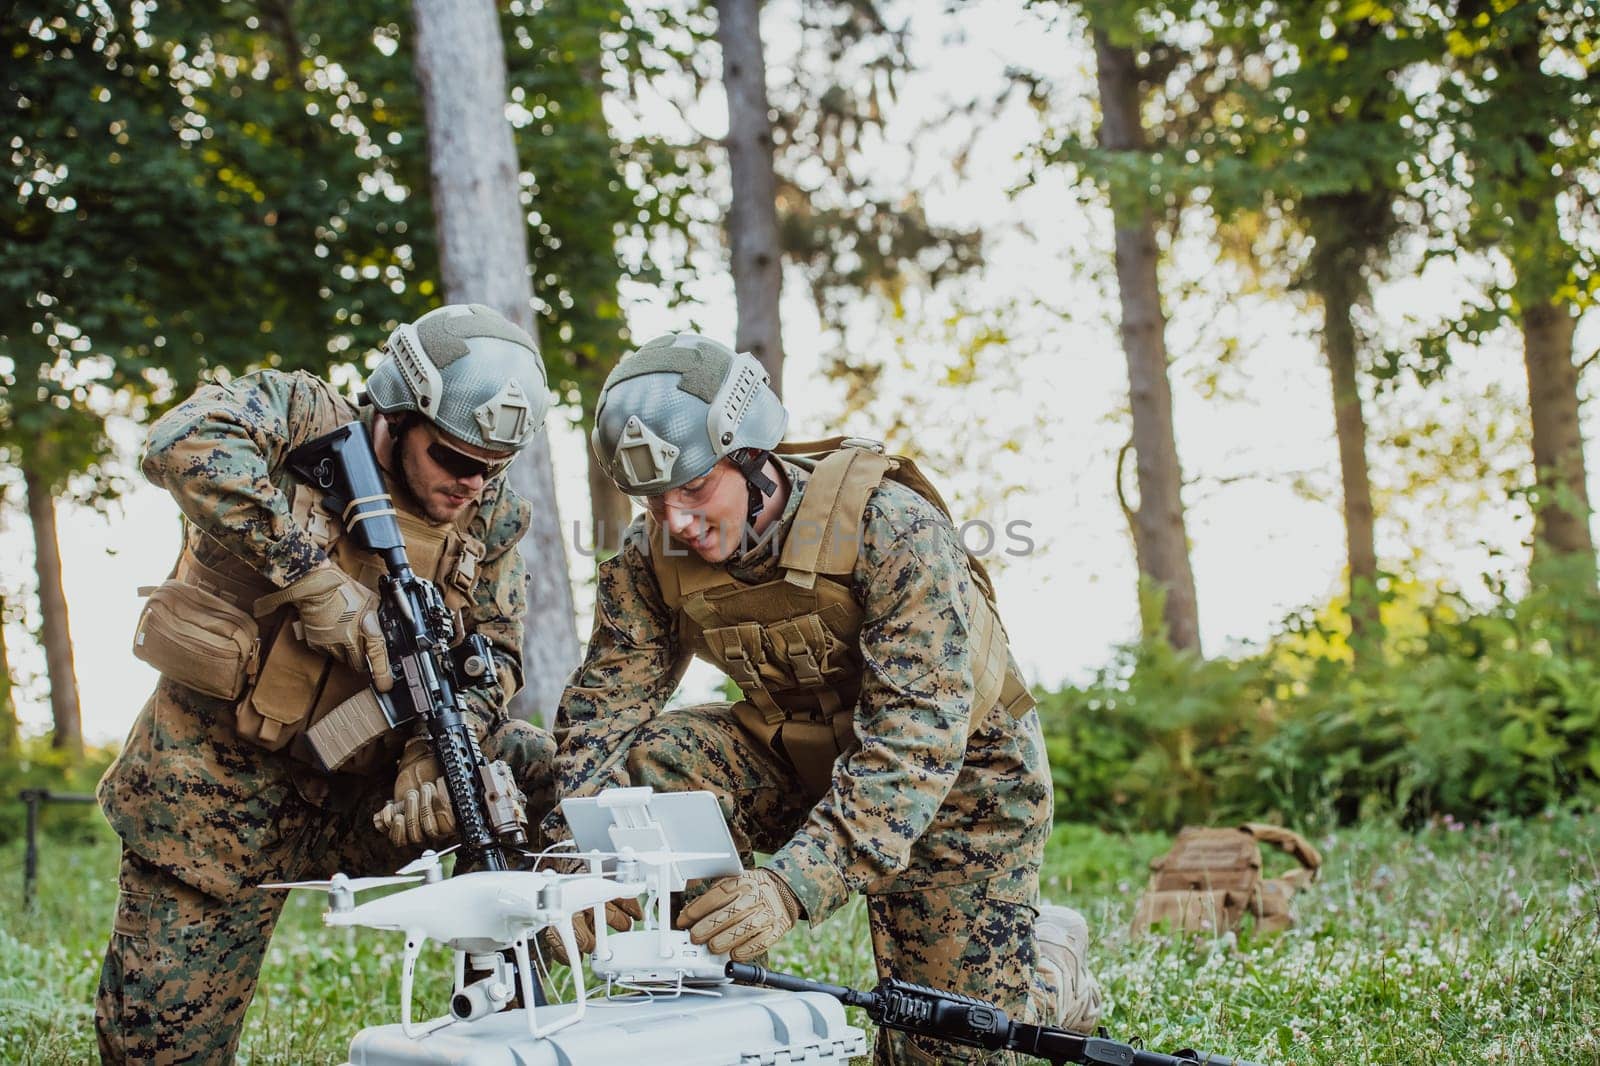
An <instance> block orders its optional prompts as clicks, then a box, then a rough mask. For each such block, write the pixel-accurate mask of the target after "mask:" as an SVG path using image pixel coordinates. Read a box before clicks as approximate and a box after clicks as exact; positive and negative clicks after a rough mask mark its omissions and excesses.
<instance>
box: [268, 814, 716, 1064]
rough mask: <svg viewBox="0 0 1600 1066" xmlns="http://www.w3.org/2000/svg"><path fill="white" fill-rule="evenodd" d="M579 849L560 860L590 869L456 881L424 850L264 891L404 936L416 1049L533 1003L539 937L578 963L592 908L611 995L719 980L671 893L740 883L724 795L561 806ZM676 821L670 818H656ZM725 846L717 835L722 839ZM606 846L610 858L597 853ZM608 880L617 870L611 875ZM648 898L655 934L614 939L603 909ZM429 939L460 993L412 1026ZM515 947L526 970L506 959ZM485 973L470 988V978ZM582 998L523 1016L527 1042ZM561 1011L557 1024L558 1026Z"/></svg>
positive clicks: (501, 873)
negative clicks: (453, 1029) (378, 866)
mask: <svg viewBox="0 0 1600 1066" xmlns="http://www.w3.org/2000/svg"><path fill="white" fill-rule="evenodd" d="M562 810H563V812H564V813H565V814H566V815H567V818H568V821H569V824H571V826H572V829H573V834H574V841H575V843H576V844H577V845H578V847H579V848H582V849H584V850H580V851H578V852H575V853H562V854H561V858H563V859H576V860H582V861H585V862H587V863H588V865H589V870H588V871H587V872H583V873H555V872H552V871H549V870H482V871H477V872H474V873H466V874H461V875H458V876H455V877H450V878H445V877H444V872H443V869H442V868H441V866H440V860H441V859H442V858H443V856H444V855H445V854H448V852H449V851H451V850H454V849H453V848H452V849H447V850H446V851H445V852H435V851H427V852H425V853H424V854H423V855H422V857H421V858H419V859H416V860H414V861H412V862H410V863H408V864H406V865H405V866H403V867H401V868H400V870H399V871H397V873H396V875H395V876H389V877H356V878H352V877H347V876H345V875H344V874H334V875H333V877H332V878H331V879H329V880H327V881H296V882H291V883H285V884H272V885H263V886H262V887H263V888H305V889H320V890H324V891H326V892H327V893H328V909H327V911H326V912H325V913H324V914H323V917H322V920H323V923H324V924H325V925H330V926H365V927H366V928H369V929H383V930H392V931H397V932H402V933H404V934H405V937H406V940H405V955H404V960H403V964H402V968H401V976H400V1026H401V1029H402V1031H403V1032H404V1033H405V1035H406V1036H407V1037H409V1038H411V1039H413V1040H415V1039H418V1038H420V1037H422V1036H425V1035H427V1034H428V1033H431V1032H433V1031H435V1030H437V1029H441V1028H443V1027H444V1026H447V1025H451V1024H453V1023H457V1022H473V1021H477V1020H478V1019H480V1018H483V1017H485V1016H487V1015H489V1014H493V1013H496V1012H498V1011H499V1010H501V1009H502V1008H503V1007H504V1006H505V1005H506V1004H508V1003H509V1002H511V1000H512V999H513V998H514V997H515V995H516V994H517V992H518V991H520V992H521V993H522V1002H523V1003H525V1004H533V1003H535V1002H536V999H535V994H534V983H535V976H534V973H535V972H534V967H533V961H532V957H531V955H530V953H529V949H528V943H529V941H530V939H532V938H533V937H535V936H537V934H538V933H539V932H540V931H541V930H543V929H546V928H553V929H554V930H555V931H556V935H557V936H558V937H559V938H560V940H561V944H562V946H563V947H564V948H565V949H566V953H567V958H569V959H577V958H579V957H580V955H579V952H578V949H577V943H576V938H575V936H574V934H573V927H572V919H573V916H574V915H575V914H577V913H578V912H579V911H583V910H590V911H592V912H593V919H594V930H595V948H594V951H593V953H592V954H591V956H590V960H591V965H592V966H593V968H594V970H595V973H596V975H597V976H599V977H602V978H604V979H605V981H606V990H607V994H608V995H609V994H610V993H611V989H612V987H613V985H620V986H621V987H623V988H627V989H630V990H637V989H640V988H651V987H657V988H659V987H662V986H675V987H674V990H675V991H681V990H682V988H683V986H684V983H685V982H686V981H707V980H713V981H721V980H723V979H724V978H723V976H722V975H723V967H724V965H725V964H726V963H727V956H725V955H716V954H714V953H712V952H710V951H708V950H707V949H706V948H704V947H701V946H699V945H697V944H693V943H691V942H690V941H689V934H688V933H686V932H683V931H682V930H678V929H674V928H672V914H671V897H672V893H673V892H677V891H681V890H682V889H683V888H684V886H685V884H687V882H688V880H689V879H690V878H694V877H708V876H717V875H720V874H723V873H738V872H739V870H740V865H739V859H738V856H737V854H736V852H735V850H734V846H733V841H732V839H731V838H730V837H729V835H728V830H727V824H726V823H725V822H724V821H723V820H722V812H721V810H720V809H719V808H718V806H717V802H716V798H715V797H714V796H713V795H712V794H711V793H709V792H676V793H666V794H662V795H659V796H658V795H655V794H654V793H653V791H652V790H651V789H649V788H622V789H608V790H607V791H606V792H603V793H602V794H600V795H599V796H596V797H592V798H587V799H570V800H565V801H563V803H562ZM661 815H665V817H664V820H658V816H661ZM685 836H691V837H698V838H699V839H701V840H706V839H710V840H712V841H713V842H714V843H715V844H717V845H720V846H721V847H722V849H723V850H720V851H686V850H682V851H680V850H673V845H674V844H675V843H677V842H680V841H681V840H682V839H683V838H684V837H685ZM719 837H720V839H718V838H719ZM601 843H604V844H609V845H610V848H609V849H607V850H601V849H600V848H597V847H596V848H591V847H588V845H594V844H601ZM608 866H609V868H610V870H609V872H607V867H608ZM418 881H421V882H423V883H422V884H418V885H416V887H414V888H409V889H407V890H405V891H403V892H396V893H394V894H392V895H389V896H384V897H381V898H379V899H374V900H368V901H367V902H364V903H357V902H356V899H355V897H356V894H357V893H359V892H362V891H364V890H367V889H372V888H379V887H384V886H389V885H397V884H415V883H416V882H418ZM639 896H645V897H646V919H645V923H644V928H642V929H638V930H634V931H630V932H627V933H616V932H609V934H608V928H607V925H606V920H605V905H606V903H607V902H609V901H610V900H614V899H624V898H636V897H639ZM429 940H434V941H437V942H439V943H441V944H444V945H446V946H448V947H450V948H451V949H453V950H454V951H455V984H454V991H453V993H452V995H451V997H450V1012H449V1013H448V1014H444V1015H441V1016H439V1017H437V1018H433V1019H431V1020H429V1021H425V1022H413V1021H412V990H413V987H414V983H415V982H414V978H415V975H416V963H417V957H418V956H419V955H420V954H421V952H422V949H423V946H424V945H425V944H426V943H427V941H429ZM507 950H509V951H511V952H512V953H513V955H514V957H515V959H516V964H515V966H512V965H511V963H509V962H508V961H507V959H506V958H505V956H504V955H503V954H502V952H504V951H507ZM469 965H470V968H471V969H472V970H474V971H479V972H482V971H488V976H486V977H483V978H481V979H478V980H476V981H474V982H472V983H471V984H467V983H466V974H467V971H468V969H469ZM575 985H576V1001H575V1002H574V1003H572V1004H556V1005H552V1006H550V1007H543V1008H532V1007H530V1008H529V1009H528V1010H527V1011H526V1015H527V1026H528V1035H529V1036H531V1037H534V1038H540V1037H546V1036H549V1035H550V1034H551V1033H554V1032H556V1031H557V1030H559V1029H563V1028H566V1027H567V1026H570V1025H574V1024H576V1023H577V1022H578V1021H580V1020H581V1019H582V1018H583V1015H584V1012H585V1010H586V1008H587V1006H588V993H587V989H586V988H585V984H584V982H583V981H582V980H578V981H577V982H575ZM552 1015H553V1017H551V1016H552Z"/></svg>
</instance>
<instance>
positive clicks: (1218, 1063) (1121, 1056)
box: [727, 962, 1255, 1066]
mask: <svg viewBox="0 0 1600 1066" xmlns="http://www.w3.org/2000/svg"><path fill="white" fill-rule="evenodd" d="M727 973H728V977H729V978H731V979H732V980H734V981H735V982H737V983H739V984H745V985H760V986H762V987H765V988H781V989H784V990H785V991H788V992H821V993H823V994H824V995H829V996H832V997H833V998H834V999H837V1000H838V1001H839V1002H841V1003H843V1004H844V1005H845V1006H847V1007H860V1008H862V1009H863V1010H865V1011H866V1012H867V1017H869V1018H871V1019H872V1020H873V1022H874V1023H875V1024H877V1025H881V1026H883V1027H884V1028H885V1029H898V1030H900V1031H901V1032H905V1033H912V1034H915V1035H918V1036H926V1037H932V1038H933V1039H935V1040H943V1041H945V1042H946V1043H950V1044H964V1045H966V1046H967V1047H979V1048H985V1049H987V1050H989V1051H1018V1052H1021V1053H1022V1054H1024V1055H1032V1056H1034V1057H1035V1058H1041V1059H1044V1060H1046V1061H1048V1062H1062V1063H1065V1062H1082V1063H1097V1064H1105V1066H1255V1064H1254V1063H1250V1062H1246V1061H1245V1060H1243V1059H1230V1058H1224V1057H1223V1056H1221V1055H1211V1054H1208V1053H1206V1052H1201V1051H1190V1050H1188V1049H1185V1050H1183V1051H1178V1052H1174V1053H1173V1054H1170V1055H1166V1054H1162V1053H1161V1052H1159V1051H1146V1050H1145V1049H1144V1048H1140V1047H1135V1046H1134V1045H1132V1044H1124V1043H1121V1042H1119V1041H1116V1040H1111V1039H1108V1038H1106V1037H1101V1036H1088V1035H1086V1034H1083V1033H1074V1032H1072V1031H1070V1030H1067V1029H1058V1028H1056V1027H1054V1026H1050V1025H1032V1024H1029V1023H1027V1022H1015V1021H1012V1020H1011V1019H1010V1018H1008V1017H1007V1016H1006V1012H1005V1011H1003V1010H1001V1009H1000V1008H999V1007H996V1006H994V1005H993V1004H992V1003H985V1002H983V1001H982V1000H978V999H973V998H971V997H970V996H962V995H957V994H956V993H954V992H941V991H940V990H938V989H936V988H924V987H923V986H922V985H914V984H911V983H909V982H906V981H899V980H895V979H893V978H890V979H889V980H887V981H883V982H880V983H879V985H878V987H877V988H875V989H873V990H872V991H871V992H862V991H860V990H859V989H854V988H847V987H846V986H844V985H830V984H824V983H823V982H821V981H808V980H807V979H806V978H804V977H794V976H792V975H790V974H786V973H773V972H772V971H771V970H768V969H766V968H765V967H761V966H752V965H748V964H746V963H740V962H730V963H728V969H727Z"/></svg>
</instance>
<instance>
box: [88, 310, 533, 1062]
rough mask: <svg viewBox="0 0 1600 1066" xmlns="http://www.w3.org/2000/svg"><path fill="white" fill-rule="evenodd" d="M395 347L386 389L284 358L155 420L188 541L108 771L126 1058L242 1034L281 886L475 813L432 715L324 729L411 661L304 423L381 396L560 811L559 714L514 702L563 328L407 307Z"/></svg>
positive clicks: (394, 443)
mask: <svg viewBox="0 0 1600 1066" xmlns="http://www.w3.org/2000/svg"><path fill="white" fill-rule="evenodd" d="M386 354H387V358H386V359H385V361H384V362H383V363H382V364H381V365H380V366H379V367H378V369H377V370H375V371H374V372H373V375H372V377H371V379H370V380H369V381H368V383H367V389H368V399H369V400H370V401H371V404H372V409H370V410H367V411H362V410H360V409H358V408H357V406H356V405H354V404H352V403H351V402H350V401H348V400H346V399H345V398H344V397H343V396H342V395H340V394H339V393H338V392H336V391H335V390H334V388H333V387H332V386H330V385H328V384H327V383H325V382H323V381H321V380H319V379H317V378H314V377H312V376H311V375H309V374H304V373H295V374H287V373H280V372H277V371H271V370H268V371H262V372H260V373H256V374H250V375H247V376H245V377H241V378H238V379H237V380H235V381H233V382H231V383H229V384H220V385H208V386H205V387H203V388H201V389H200V390H199V391H198V392H196V393H195V394H194V395H193V396H192V397H190V398H189V399H188V400H187V401H185V402H184V403H182V404H180V405H179V406H177V407H176V408H174V409H173V410H172V411H171V412H169V413H168V414H166V415H165V416H164V417H162V418H161V419H160V420H158V421H157V422H156V423H155V424H154V425H153V426H152V427H151V430H150V435H149V440H148V442H147V446H146V451H145V456H144V464H143V468H144V474H145V476H146V477H147V478H149V479H150V481H152V482H153V483H155V484H156V485H159V486H161V487H162V488H164V489H166V490H167V491H169V492H171V493H172V495H173V498H174V499H175V500H176V501H177V503H178V506H179V508H180V509H181V510H182V512H183V516H184V520H185V521H184V544H183V550H182V552H181V554H180V557H179V560H178V563H177V565H176V566H175V567H174V571H173V575H172V577H171V579H169V580H168V581H167V582H166V583H165V584H163V585H162V586H160V587H159V588H158V589H156V590H155V592H154V593H152V595H151V598H150V601H149V604H148V605H147V607H146V609H145V612H144V614H143V615H142V616H141V619H140V626H139V631H138V636H137V637H136V647H135V653H136V654H138V655H140V657H141V658H144V659H146V661H148V662H151V663H152V664H153V665H155V666H157V668H158V669H160V670H161V672H162V675H163V676H162V678H161V681H160V682H159V684H158V685H157V688H156V691H155V693H154V694H153V695H152V696H151V697H150V699H149V701H148V702H147V703H146V704H145V706H144V709H143V710H142V711H141V712H140V714H139V717H138V719H137V721H136V722H135V723H134V725H133V729H132V731H131V732H130V734H129V736H128V740H127V744H126V746H125V747H124V748H123V751H122V753H121V755H120V756H119V757H118V759H117V761H116V762H115V763H114V764H113V765H112V766H111V768H110V770H109V771H108V772H107V773H106V776H105V778H104V780H102V781H101V783H100V789H99V798H100V803H101V806H102V807H103V809H104V810H105V813H106V817H107V818H108V819H109V820H110V822H111V825H112V827H113V828H114V829H115V830H116V832H117V834H118V835H119V836H120V837H121V838H122V845H123V850H122V867H121V875H120V889H121V891H120V895H119V898H118V901H117V910H116V915H115V921H114V926H113V933H112V936H111V943H110V946H109V948H108V950H107V952H106V957H105V963H104V966H103V969H102V971H101V980H100V990H99V994H98V997H97V1003H96V1012H95V1020H96V1027H97V1030H98V1033H99V1040H100V1052H101V1057H102V1059H103V1060H104V1061H106V1062H124V1061H136V1062H152V1063H179V1062H183V1063H217V1062H226V1061H229V1060H231V1059H232V1057H233V1053H234V1050H235V1048H236V1046H237V1044H238V1039H239V1031H240V1027H241V1024H242V1022H243V1019H244V1014H245V1009H246V1007H247V1006H248V1005H249V1003H250V999H251V996H252V995H253V993H254V990H255V984H256V977H257V974H258V972H259V969H260V966H261V961H262V957H263V955H264V953H265V951H266V947H267V942H268V939H269V937H270V936H271V933H272V929H273V926H274V924H275V923H276V921H277V918H278V913H279V910H280V909H281V907H282V905H283V900H284V893H283V892H281V891H273V890H262V889H260V888H258V887H257V886H259V885H261V884H263V883H266V882H278V881H292V880H299V879H303V878H321V877H327V876H329V875H331V874H332V873H334V872H335V871H336V870H345V871H350V872H359V873H383V872H388V871H391V870H393V869H394V868H395V867H396V866H397V865H399V864H400V863H403V862H404V861H405V860H406V859H407V858H408V857H411V856H413V855H414V854H415V853H416V848H417V847H418V846H419V845H421V844H423V843H427V842H431V841H433V840H443V839H446V838H450V837H452V836H453V834H454V824H453V812H452V811H451V809H450V805H449V800H448V796H447V794H446V793H445V790H444V786H443V781H442V779H441V778H440V774H439V768H438V764H437V763H436V762H435V761H434V759H433V756H432V755H431V753H430V752H429V750H428V747H427V744H426V743H425V741H423V740H421V739H419V738H418V737H417V736H414V735H398V734H402V733H406V734H409V730H404V731H403V730H395V731H392V732H390V733H389V734H387V735H384V734H380V733H378V726H377V725H375V726H374V730H373V732H374V734H375V735H374V737H373V739H372V740H371V741H370V743H367V744H366V746H365V747H359V748H357V749H356V750H355V751H354V754H353V755H352V756H351V757H350V758H348V759H347V760H346V761H344V762H342V763H341V764H340V765H339V767H338V772H335V773H329V772H325V771H324V770H323V769H322V767H321V766H320V765H315V764H314V762H313V760H312V758H311V757H310V755H309V754H308V750H307V739H308V734H309V735H310V736H312V737H314V736H315V735H316V734H315V733H314V732H313V731H314V730H315V729H316V726H317V723H318V722H319V721H321V720H324V719H327V718H328V716H329V715H330V713H332V712H334V711H337V710H338V709H339V708H340V707H343V706H355V705H360V701H361V698H362V697H363V695H364V694H368V693H370V691H371V688H373V687H375V688H378V689H387V688H389V687H391V686H392V684H393V681H392V678H391V677H390V673H389V666H388V660H387V653H386V650H385V648H384V645H383V641H382V639H381V635H380V632H379V630H378V628H377V625H376V617H375V610H376V605H377V596H376V593H375V592H374V591H372V590H373V589H374V588H375V587H376V578H377V575H378V573H380V572H381V570H382V566H381V563H379V562H378V561H377V560H376V559H375V558H374V557H372V556H370V555H368V554H367V553H365V552H362V551H360V550H359V549H357V548H355V547H354V545H353V543H352V542H351V541H350V540H349V539H348V538H343V537H341V536H340V534H341V528H340V526H339V521H338V516H330V515H328V514H327V512H326V511H324V510H323V509H322V508H321V507H320V506H319V504H320V496H319V495H318V494H317V493H316V492H315V491H314V490H312V489H310V488H309V487H308V486H306V485H303V484H300V483H298V482H296V480H295V479H294V478H293V477H292V476H291V475H290V474H289V472H288V470H287V469H286V467H285V457H286V456H287V454H288V453H289V451H290V450H291V449H293V448H295V447H296V446H298V445H300V444H302V443H304V442H306V441H309V440H312V439H315V438H316V437H319V436H321V435H323V434H325V433H327V432H330V431H331V430H333V429H335V428H337V427H338V426H340V425H343V424H345V423H348V422H350V421H352V420H355V419H357V418H361V419H364V420H365V421H366V422H367V424H368V428H369V431H370V433H371V434H372V438H373V444H374V451H375V452H376V454H377V456H378V460H379V464H380V467H382V469H383V470H384V474H385V478H386V480H388V482H389V489H390V494H391V496H392V498H393V500H394V503H395V505H396V507H397V508H398V509H399V514H398V520H399V521H400V523H401V528H402V530H403V532H404V535H405V538H406V543H407V548H408V553H409V555H410V558H411V562H412V565H413V569H414V570H415V571H416V572H417V573H418V574H419V575H420V576H422V577H426V578H429V579H431V580H434V581H435V582H436V583H437V584H438V585H439V587H440V589H441V592H442V593H443V595H444V598H445V600H446V603H447V605H449V606H450V607H452V608H453V609H455V610H456V611H457V612H459V618H460V619H461V621H462V623H463V625H462V626H459V627H458V630H461V631H464V632H474V631H475V632H477V633H480V634H482V635H483V636H484V637H485V638H487V639H488V640H489V642H490V643H491V645H492V646H493V648H494V653H495V655H496V657H497V660H498V662H497V666H498V669H499V683H498V685H497V686H496V687H494V688H492V689H491V688H488V687H482V686H480V687H477V688H473V689H469V690H467V691H466V692H465V693H464V696H465V698H466V700H467V703H468V711H469V718H470V719H472V720H474V724H475V727H481V733H480V736H482V737H483V738H485V739H484V740H483V746H484V749H485V754H486V756H487V757H488V758H489V759H491V760H493V759H497V758H498V759H502V760H505V761H506V762H507V763H508V764H509V765H510V768H511V772H512V774H513V777H514V779H515V780H516V781H517V782H518V784H519V785H520V787H521V788H522V789H523V791H524V792H525V793H526V794H527V798H528V801H529V803H530V804H531V805H532V807H533V809H534V812H535V815H536V816H540V815H542V814H543V813H544V810H545V807H546V806H548V805H549V804H550V802H551V800H552V786H553V781H552V778H551V768H552V761H553V758H554V753H555V745H554V741H553V739H552V738H551V737H550V735H549V734H548V733H546V732H544V731H542V730H536V729H534V728H533V727H532V726H529V725H527V724H526V723H523V722H517V721H512V720H510V719H508V717H507V713H506V705H507V703H508V701H509V700H510V698H511V696H512V694H513V693H514V692H515V691H516V690H517V688H518V687H520V685H521V652H522V618H523V615H524V614H525V613H526V607H527V604H526V600H525V589H524V571H523V565H522V562H521V560H520V558H519V556H518V553H517V550H516V543H517V541H518V540H519V539H520V538H521V536H522V534H523V532H524V531H525V530H526V528H527V525H528V521H529V513H530V511H529V505H528V504H527V503H526V502H524V501H523V500H521V499H519V498H518V497H517V496H516V495H515V494H514V493H513V492H512V491H511V488H510V487H509V485H507V483H506V478H505V477H504V474H503V472H504V470H505V468H506V466H507V465H509V463H510V461H511V459H512V457H514V456H515V454H516V453H517V451H518V450H520V449H521V448H522V447H523V446H524V445H526V444H527V443H528V441H529V440H531V439H532V437H533V435H534V434H535V433H536V432H537V431H538V430H539V428H540V427H541V425H542V424H543V419H544V412H545V408H546V406H547V402H548V401H547V397H546V386H545V377H544V367H543V364H542V362H541V360H540V357H539V353H538V350H537V348H536V347H535V345H534V342H533V341H532V339H531V338H530V337H529V336H528V335H527V334H526V333H525V332H523V331H522V330H520V329H518V328H517V327H516V326H514V325H512V324H511V323H510V322H508V321H506V320H505V319H504V318H503V317H501V316H500V315H499V314H497V313H495V312H494V311H492V310H490V309H489V308H486V307H482V306H478V305H470V306H450V307H443V308H440V309H438V310H436V311H433V312H430V313H429V314H427V315H424V316H423V317H422V318H421V319H419V320H417V322H415V323H411V324H406V325H402V326H400V327H399V328H398V329H396V330H395V331H394V334H393V335H392V336H391V337H390V339H389V342H388V344H387V345H386ZM369 686H370V687H369ZM347 700H353V702H351V703H347V702H346V701H347Z"/></svg>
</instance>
